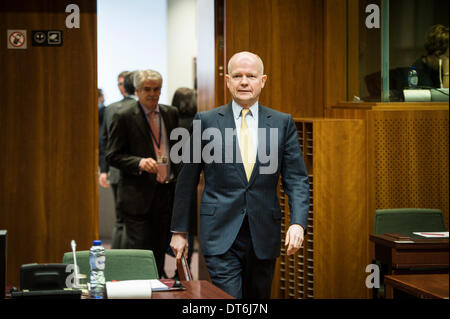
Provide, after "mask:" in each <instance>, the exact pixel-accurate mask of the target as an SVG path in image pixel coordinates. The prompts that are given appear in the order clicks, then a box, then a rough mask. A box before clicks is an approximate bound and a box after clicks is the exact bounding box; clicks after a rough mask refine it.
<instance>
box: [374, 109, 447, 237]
mask: <svg viewBox="0 0 450 319" xmlns="http://www.w3.org/2000/svg"><path fill="white" fill-rule="evenodd" d="M369 128H370V131H371V133H372V134H371V135H370V139H371V140H372V141H373V142H372V147H373V150H372V152H373V154H374V156H373V161H372V163H371V164H372V165H371V167H370V170H371V172H373V173H371V174H372V175H373V176H374V181H375V183H374V184H375V185H374V199H375V202H374V204H375V207H374V210H375V209H383V208H397V207H419V208H438V209H441V210H442V212H443V215H444V220H445V223H446V226H447V229H448V216H449V214H448V187H449V179H448V178H449V174H448V163H449V162H448V154H449V153H448V151H449V149H448V108H447V110H446V111H439V110H423V111H389V110H380V111H378V110H373V111H371V112H370V116H369ZM372 229H373V228H372Z"/></svg>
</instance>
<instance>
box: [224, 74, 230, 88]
mask: <svg viewBox="0 0 450 319" xmlns="http://www.w3.org/2000/svg"><path fill="white" fill-rule="evenodd" d="M225 81H226V82H227V88H230V85H229V83H230V76H229V75H228V74H225Z"/></svg>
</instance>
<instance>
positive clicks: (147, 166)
mask: <svg viewBox="0 0 450 319" xmlns="http://www.w3.org/2000/svg"><path fill="white" fill-rule="evenodd" d="M139 169H140V170H141V171H146V172H147V173H150V174H156V173H158V163H156V161H155V160H154V159H153V158H151V157H149V158H143V159H141V161H140V162H139Z"/></svg>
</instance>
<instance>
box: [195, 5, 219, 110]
mask: <svg viewBox="0 0 450 319" xmlns="http://www.w3.org/2000/svg"><path fill="white" fill-rule="evenodd" d="M214 8H215V5H214V2H213V1H209V0H198V1H197V13H198V14H197V17H198V53H197V88H198V89H197V90H198V97H197V107H198V110H199V111H205V110H209V109H211V108H214V107H215V102H216V101H215V89H216V85H217V84H216V83H215V75H216V70H217V69H216V64H215V63H216V57H215V50H216V48H215V45H216V39H215V33H214V32H215V31H214V30H215V27H214V23H215V12H214Z"/></svg>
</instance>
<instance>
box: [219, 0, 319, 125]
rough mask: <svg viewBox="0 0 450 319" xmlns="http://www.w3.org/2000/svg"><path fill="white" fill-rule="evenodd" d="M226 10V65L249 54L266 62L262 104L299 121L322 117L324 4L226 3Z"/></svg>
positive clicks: (280, 0) (291, 0)
mask: <svg viewBox="0 0 450 319" xmlns="http://www.w3.org/2000/svg"><path fill="white" fill-rule="evenodd" d="M225 7H226V10H225V48H226V49H225V50H226V60H227V61H228V60H229V58H231V56H232V55H233V54H234V53H236V52H239V51H244V50H245V51H251V52H254V53H257V54H258V55H259V56H260V57H261V59H262V60H263V62H264V71H265V73H266V74H267V75H268V80H267V82H266V86H265V88H264V89H263V92H262V94H261V98H260V103H261V104H265V105H268V106H270V107H272V108H274V109H277V110H280V111H283V112H286V113H290V114H292V116H294V117H300V116H302V117H313V116H317V117H322V116H323V101H324V100H323V68H324V66H323V51H324V50H323V49H324V45H323V32H324V26H323V24H324V23H323V19H324V13H323V10H324V8H323V1H310V0H302V1H297V0H261V1H257V2H256V1H249V0H244V1H242V0H226V4H225ZM230 99H231V97H230V95H229V94H227V101H230Z"/></svg>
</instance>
